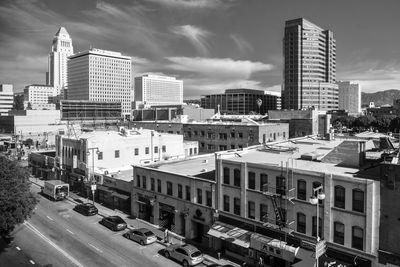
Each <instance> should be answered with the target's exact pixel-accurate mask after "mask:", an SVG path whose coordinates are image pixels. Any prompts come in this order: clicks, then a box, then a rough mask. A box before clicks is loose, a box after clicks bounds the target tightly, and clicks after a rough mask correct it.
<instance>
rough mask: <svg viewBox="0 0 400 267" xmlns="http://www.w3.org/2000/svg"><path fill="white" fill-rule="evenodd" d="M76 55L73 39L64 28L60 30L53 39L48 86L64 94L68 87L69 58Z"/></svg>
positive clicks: (47, 77)
mask: <svg viewBox="0 0 400 267" xmlns="http://www.w3.org/2000/svg"><path fill="white" fill-rule="evenodd" d="M72 54H74V48H73V47H72V39H71V37H70V36H69V34H68V32H67V30H66V29H65V28H64V27H60V29H58V31H57V33H56V35H54V38H53V44H52V46H51V52H50V54H49V58H48V72H47V73H46V83H47V85H52V86H53V87H54V88H58V89H60V93H61V94H63V91H64V89H67V87H68V71H67V60H68V57H69V56H71V55H72Z"/></svg>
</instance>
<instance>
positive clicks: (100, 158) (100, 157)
mask: <svg viewBox="0 0 400 267" xmlns="http://www.w3.org/2000/svg"><path fill="white" fill-rule="evenodd" d="M97 159H98V160H102V159H103V152H99V153H97Z"/></svg>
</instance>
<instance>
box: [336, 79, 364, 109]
mask: <svg viewBox="0 0 400 267" xmlns="http://www.w3.org/2000/svg"><path fill="white" fill-rule="evenodd" d="M337 84H338V86H339V109H343V110H346V111H347V112H349V114H352V115H357V114H360V113H361V85H360V84H359V83H357V82H352V81H339V82H337Z"/></svg>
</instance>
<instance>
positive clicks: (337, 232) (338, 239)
mask: <svg viewBox="0 0 400 267" xmlns="http://www.w3.org/2000/svg"><path fill="white" fill-rule="evenodd" d="M333 242H335V243H338V244H341V245H344V224H343V223H341V222H334V223H333Z"/></svg>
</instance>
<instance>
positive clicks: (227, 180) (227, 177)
mask: <svg viewBox="0 0 400 267" xmlns="http://www.w3.org/2000/svg"><path fill="white" fill-rule="evenodd" d="M229 183H230V177H229V168H228V167H224V184H229Z"/></svg>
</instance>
